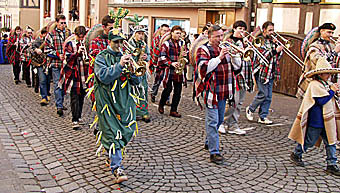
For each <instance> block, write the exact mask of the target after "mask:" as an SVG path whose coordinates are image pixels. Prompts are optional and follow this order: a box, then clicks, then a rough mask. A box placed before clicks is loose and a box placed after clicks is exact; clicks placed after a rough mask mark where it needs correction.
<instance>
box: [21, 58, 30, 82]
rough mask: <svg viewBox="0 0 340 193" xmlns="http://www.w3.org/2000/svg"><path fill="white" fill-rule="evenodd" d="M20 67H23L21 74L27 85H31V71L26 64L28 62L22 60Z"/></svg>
mask: <svg viewBox="0 0 340 193" xmlns="http://www.w3.org/2000/svg"><path fill="white" fill-rule="evenodd" d="M22 68H23V71H24V72H23V76H24V80H25V81H26V84H27V85H31V71H30V65H28V62H22Z"/></svg>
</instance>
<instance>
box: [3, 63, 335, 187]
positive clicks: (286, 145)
mask: <svg viewBox="0 0 340 193" xmlns="http://www.w3.org/2000/svg"><path fill="white" fill-rule="evenodd" d="M0 76H1V79H0V109H1V111H0V141H1V143H0V164H1V165H0V169H1V170H0V187H1V188H0V193H2V192H6V193H7V192H9V193H11V192H48V193H52V192H340V178H336V177H334V176H329V175H327V174H326V173H325V168H326V163H325V151H322V152H320V151H321V150H319V149H316V148H312V149H311V150H310V151H309V152H308V153H307V154H305V157H304V161H305V162H306V167H304V168H303V167H297V166H295V165H293V164H292V163H291V162H290V159H289V155H290V152H291V151H292V150H293V148H294V147H295V143H294V142H293V141H291V140H289V139H288V138H287V136H288V132H289V129H290V126H291V124H292V122H293V119H294V117H295V115H296V112H297V109H298V107H299V101H298V100H297V99H295V98H293V97H287V96H283V95H279V94H274V97H273V104H272V107H271V108H272V111H271V114H270V116H269V118H270V119H272V120H274V124H273V125H270V126H263V125H260V124H258V123H256V122H254V123H251V122H248V121H246V118H245V116H244V114H245V105H248V104H249V102H250V100H251V99H252V97H253V96H254V95H253V94H252V95H250V94H248V96H247V100H246V102H245V105H244V106H243V108H242V115H241V123H240V126H241V128H243V129H246V130H247V134H246V135H245V136H237V135H229V134H227V135H221V136H220V140H221V142H220V148H221V152H222V154H223V156H224V157H225V163H224V165H220V166H219V165H215V164H213V163H210V162H209V153H208V152H207V151H206V150H204V149H203V145H204V138H205V132H204V111H201V110H200V109H199V108H198V107H197V106H196V105H195V104H194V103H193V102H192V100H191V90H192V86H191V85H189V86H188V88H186V89H184V93H183V95H182V99H181V104H180V105H179V112H180V113H181V114H182V118H181V119H176V118H172V117H171V118H170V117H169V116H168V114H169V107H166V108H165V114H164V115H160V114H159V113H158V112H157V105H155V104H150V108H149V109H150V112H151V116H152V121H151V123H144V122H139V134H138V135H137V137H136V138H134V139H133V141H132V142H130V143H129V145H128V146H127V151H126V154H125V156H126V158H125V159H124V160H123V165H124V167H125V169H126V172H127V174H128V177H129V180H128V181H126V182H124V183H122V184H120V185H117V184H113V176H112V174H111V171H110V169H109V168H108V167H106V166H105V164H104V156H102V157H97V156H96V155H95V152H96V146H95V137H94V136H93V134H92V133H93V131H92V129H90V128H89V126H88V125H89V124H90V123H92V120H93V117H94V115H95V113H93V112H91V108H90V102H89V101H88V100H87V101H86V103H85V106H84V112H83V119H84V121H85V122H86V123H87V124H86V125H85V126H84V127H83V129H82V130H80V131H74V130H72V128H71V108H70V104H69V103H70V101H69V100H70V98H69V96H66V97H65V102H64V104H65V106H66V107H67V108H68V110H67V111H65V115H64V116H63V117H59V116H58V115H57V114H56V108H55V103H54V100H53V96H52V102H51V103H50V104H49V105H48V106H46V107H42V106H40V104H39V102H40V97H39V95H38V94H36V93H34V89H32V88H27V87H26V85H25V84H24V83H21V84H19V85H15V84H14V81H13V78H12V67H11V66H10V65H0ZM51 85H52V84H51ZM52 93H53V92H52ZM52 95H53V94H52ZM158 100H159V98H158ZM255 119H256V120H257V117H255ZM322 149H323V148H322ZM337 154H339V152H337Z"/></svg>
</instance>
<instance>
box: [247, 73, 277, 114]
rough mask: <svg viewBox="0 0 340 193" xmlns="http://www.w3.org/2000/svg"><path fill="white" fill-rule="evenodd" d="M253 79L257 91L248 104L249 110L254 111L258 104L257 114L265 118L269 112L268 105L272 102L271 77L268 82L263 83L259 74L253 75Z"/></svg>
mask: <svg viewBox="0 0 340 193" xmlns="http://www.w3.org/2000/svg"><path fill="white" fill-rule="evenodd" d="M255 80H256V84H257V88H258V90H259V91H258V93H257V95H256V96H255V98H254V100H253V102H252V103H251V104H250V105H249V110H250V111H251V112H255V111H256V109H257V107H259V106H260V111H259V116H260V118H262V119H263V118H266V117H267V116H268V114H269V107H270V104H271V103H272V94H273V82H274V80H273V79H270V80H269V82H268V83H266V84H263V82H261V80H260V77H259V75H258V74H257V75H255Z"/></svg>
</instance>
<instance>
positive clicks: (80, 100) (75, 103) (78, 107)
mask: <svg viewBox="0 0 340 193" xmlns="http://www.w3.org/2000/svg"><path fill="white" fill-rule="evenodd" d="M85 95H86V92H85V89H83V88H80V94H77V89H76V88H75V87H72V88H71V111H72V122H74V121H79V118H81V113H82V112H83V105H84V98H85Z"/></svg>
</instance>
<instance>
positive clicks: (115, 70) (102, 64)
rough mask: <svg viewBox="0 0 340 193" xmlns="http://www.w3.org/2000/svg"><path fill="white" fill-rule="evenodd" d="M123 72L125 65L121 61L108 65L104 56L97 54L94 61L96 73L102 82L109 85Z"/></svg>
mask: <svg viewBox="0 0 340 193" xmlns="http://www.w3.org/2000/svg"><path fill="white" fill-rule="evenodd" d="M122 72H123V66H122V65H120V63H119V62H116V63H115V64H114V65H110V67H108V66H107V64H106V61H105V58H104V56H102V55H101V54H99V55H97V57H96V60H95V62H94V73H95V75H96V77H97V78H98V79H99V81H100V82H102V83H103V84H106V85H109V84H110V83H112V82H113V81H115V80H116V79H118V78H119V77H120V75H121V73H122Z"/></svg>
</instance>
